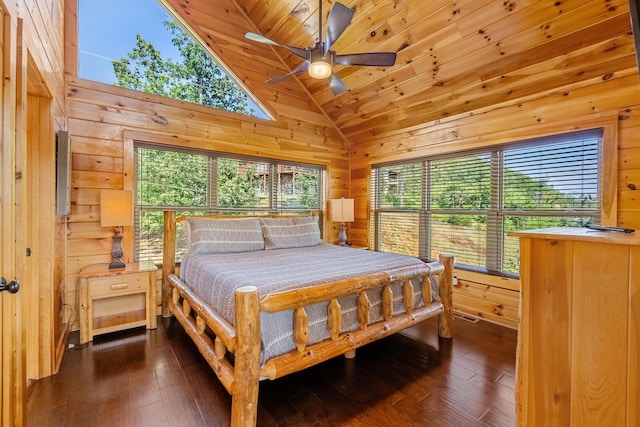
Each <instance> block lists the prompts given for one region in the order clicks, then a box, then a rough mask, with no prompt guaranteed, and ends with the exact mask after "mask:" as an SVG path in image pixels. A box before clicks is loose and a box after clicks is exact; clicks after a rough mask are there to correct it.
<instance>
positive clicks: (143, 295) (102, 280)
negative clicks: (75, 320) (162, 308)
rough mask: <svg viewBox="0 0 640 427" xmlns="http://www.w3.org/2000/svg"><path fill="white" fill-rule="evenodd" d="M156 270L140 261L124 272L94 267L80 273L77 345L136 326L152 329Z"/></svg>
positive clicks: (153, 326)
mask: <svg viewBox="0 0 640 427" xmlns="http://www.w3.org/2000/svg"><path fill="white" fill-rule="evenodd" d="M156 270H157V268H156V266H155V264H153V263H152V262H149V261H143V262H140V263H130V264H128V265H127V267H126V268H125V269H123V270H109V265H108V264H96V265H90V266H88V267H85V268H84V269H83V270H82V271H80V273H79V274H78V292H79V293H80V343H81V344H84V343H86V342H87V341H92V340H93V337H94V336H96V335H99V334H106V333H108V332H115V331H121V330H123V329H129V328H135V327H137V326H146V327H147V329H155V328H156V325H157V319H156V313H155V308H156V287H155V282H156Z"/></svg>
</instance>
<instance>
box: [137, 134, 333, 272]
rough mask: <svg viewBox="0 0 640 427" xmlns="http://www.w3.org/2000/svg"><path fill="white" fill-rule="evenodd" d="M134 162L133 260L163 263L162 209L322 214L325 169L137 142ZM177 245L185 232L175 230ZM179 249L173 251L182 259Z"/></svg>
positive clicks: (196, 212)
mask: <svg viewBox="0 0 640 427" xmlns="http://www.w3.org/2000/svg"><path fill="white" fill-rule="evenodd" d="M135 156H136V160H135V165H136V222H135V252H136V260H152V261H154V262H158V263H160V262H162V244H163V232H164V224H163V222H164V214H163V212H164V210H166V209H173V210H176V213H177V215H205V214H215V215H234V216H235V215H267V214H269V215H278V214H286V215H309V214H311V213H314V214H316V215H319V216H320V218H319V219H320V221H319V224H320V227H321V232H322V207H323V205H324V203H323V199H322V196H323V194H324V173H325V168H324V167H323V166H317V165H307V164H292V163H286V162H279V161H277V160H272V159H258V158H244V157H232V156H229V155H224V154H222V153H217V152H206V151H196V150H191V151H188V150H183V149H180V148H178V147H165V146H162V147H159V146H157V145H154V144H147V143H139V144H136V149H135ZM176 234H177V236H176V239H177V241H178V242H177V243H178V244H177V246H178V248H183V252H185V250H184V249H186V245H185V243H186V236H184V235H183V233H182V230H181V228H180V227H178V229H177V230H176ZM181 256H182V253H177V259H178V260H179V259H181Z"/></svg>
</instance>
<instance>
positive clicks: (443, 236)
mask: <svg viewBox="0 0 640 427" xmlns="http://www.w3.org/2000/svg"><path fill="white" fill-rule="evenodd" d="M601 139H602V131H601V130H593V131H585V132H576V133H572V134H565V135H557V136H552V137H545V138H540V139H536V140H529V141H521V142H516V143H513V144H508V145H504V146H501V147H497V148H495V149H486V150H482V151H475V152H467V153H459V154H455V155H448V156H441V157H434V158H427V159H422V161H416V160H414V161H410V162H407V163H403V164H387V165H379V166H374V167H373V168H372V174H371V178H372V181H371V191H372V198H371V200H372V204H371V212H372V223H371V242H372V246H373V248H374V249H376V250H381V251H390V252H398V253H405V254H408V255H416V256H420V257H428V258H431V259H435V258H437V256H438V255H439V254H440V253H453V254H455V256H456V264H457V265H458V266H467V267H470V268H474V269H480V270H483V271H488V272H498V273H517V272H518V270H519V258H520V254H519V241H518V239H517V238H512V237H509V236H508V233H509V232H510V231H516V230H525V229H533V228H544V227H558V226H568V227H581V226H583V225H585V224H586V223H587V222H590V221H593V222H594V223H599V219H600V209H601V207H600V200H599V191H600V187H601V183H600V181H599V171H600V167H601V165H600V162H601V161H602V159H601V156H600V147H601Z"/></svg>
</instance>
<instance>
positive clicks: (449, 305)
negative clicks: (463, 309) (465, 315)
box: [438, 254, 454, 338]
mask: <svg viewBox="0 0 640 427" xmlns="http://www.w3.org/2000/svg"><path fill="white" fill-rule="evenodd" d="M453 260H454V256H453V255H449V254H442V255H440V257H439V259H438V261H440V264H442V265H443V266H444V273H442V274H440V277H439V278H438V290H439V292H440V299H441V300H442V305H443V307H444V310H443V312H442V313H440V315H439V317H438V335H440V336H441V337H442V338H451V337H452V336H453Z"/></svg>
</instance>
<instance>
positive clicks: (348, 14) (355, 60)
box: [245, 0, 396, 95]
mask: <svg viewBox="0 0 640 427" xmlns="http://www.w3.org/2000/svg"><path fill="white" fill-rule="evenodd" d="M318 3H319V6H318V13H319V14H320V17H319V24H318V26H319V28H318V41H317V42H316V44H315V45H314V46H312V47H306V48H299V47H293V46H287V45H282V44H280V43H276V42H274V41H273V40H270V39H268V38H266V37H264V36H261V35H260V34H256V33H247V34H245V37H246V38H247V39H249V40H253V41H256V42H259V43H265V44H270V45H274V46H280V47H282V48H285V49H287V50H288V51H289V52H291V53H293V54H294V55H297V56H299V57H300V58H303V59H304V60H305V61H304V62H303V63H302V64H300V65H299V66H298V67H297V68H296V69H295V70H293V71H291V72H289V73H286V74H282V75H279V76H275V77H272V78H270V79H268V80H267V83H278V82H280V81H282V80H284V79H285V78H286V77H289V76H291V75H293V74H298V73H302V72H305V71H307V72H308V73H309V75H310V76H311V77H313V78H315V79H328V80H329V87H330V88H331V91H332V92H333V93H334V95H339V94H341V93H342V92H345V91H346V90H347V86H346V85H345V84H344V82H343V81H342V79H341V78H340V77H339V76H338V75H337V74H336V73H334V72H333V66H334V65H358V66H373V67H390V66H392V65H394V64H395V63H396V53H395V52H369V53H352V54H346V55H338V54H336V52H335V51H333V50H331V47H332V46H333V44H334V43H335V42H336V40H338V38H339V37H340V36H341V35H342V33H343V32H344V30H346V29H347V27H348V26H349V24H351V19H352V18H353V13H354V12H353V10H352V9H349V8H348V7H347V6H345V5H343V4H341V3H338V2H336V3H334V4H333V6H332V7H331V10H330V11H329V22H328V24H327V41H326V42H323V41H322V0H319V1H318Z"/></svg>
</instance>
